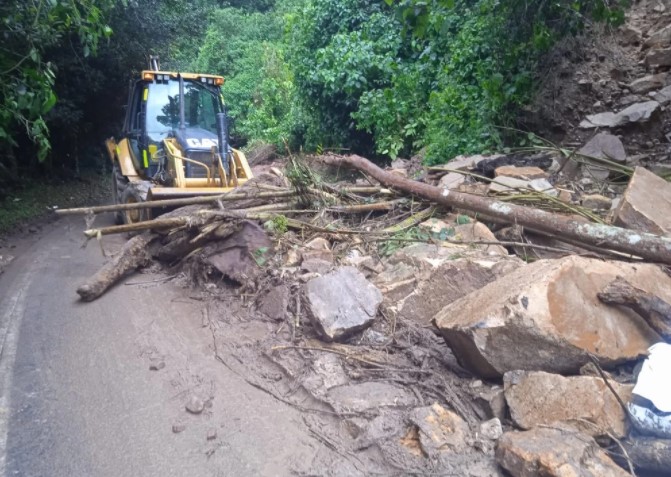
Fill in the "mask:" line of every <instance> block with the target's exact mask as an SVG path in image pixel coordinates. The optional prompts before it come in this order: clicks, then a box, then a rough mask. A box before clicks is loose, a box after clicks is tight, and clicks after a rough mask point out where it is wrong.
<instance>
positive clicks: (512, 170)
mask: <svg viewBox="0 0 671 477" xmlns="http://www.w3.org/2000/svg"><path fill="white" fill-rule="evenodd" d="M494 176H495V177H499V176H506V177H514V178H516V179H522V180H531V179H546V178H547V177H548V174H547V172H545V171H544V170H543V169H541V168H540V167H535V166H527V167H515V166H501V167H497V168H496V170H495V171H494Z"/></svg>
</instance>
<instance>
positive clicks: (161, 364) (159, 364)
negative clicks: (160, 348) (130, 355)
mask: <svg viewBox="0 0 671 477" xmlns="http://www.w3.org/2000/svg"><path fill="white" fill-rule="evenodd" d="M163 368H165V361H163V360H161V361H153V362H152V363H151V364H150V365H149V369H150V370H151V371H160V370H161V369H163Z"/></svg>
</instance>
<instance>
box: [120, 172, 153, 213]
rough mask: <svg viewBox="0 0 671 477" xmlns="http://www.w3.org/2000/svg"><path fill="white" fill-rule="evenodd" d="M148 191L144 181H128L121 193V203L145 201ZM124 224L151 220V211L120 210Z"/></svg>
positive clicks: (147, 184)
mask: <svg viewBox="0 0 671 477" xmlns="http://www.w3.org/2000/svg"><path fill="white" fill-rule="evenodd" d="M148 192H149V183H148V182H145V181H138V182H130V183H128V185H127V186H126V188H125V189H124V191H123V193H122V194H121V203H122V204H131V203H136V202H145V201H146V200H147V193H148ZM121 214H122V216H123V223H124V224H135V223H137V222H144V221H145V220H151V213H150V211H149V210H148V209H135V210H124V211H122V212H121Z"/></svg>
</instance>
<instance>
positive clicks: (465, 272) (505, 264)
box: [374, 224, 523, 325]
mask: <svg viewBox="0 0 671 477" xmlns="http://www.w3.org/2000/svg"><path fill="white" fill-rule="evenodd" d="M467 227H472V226H471V224H466V225H462V226H457V227H455V229H457V230H458V231H457V232H456V235H455V236H459V237H463V235H461V234H462V233H463V234H466V233H470V232H471V231H469V230H468V229H467ZM483 227H484V225H483ZM485 228H486V227H485ZM487 231H488V233H489V234H491V232H489V229H487ZM494 240H496V238H494ZM446 245H447V244H446ZM488 247H489V246H488ZM494 247H498V246H494ZM504 251H505V249H504ZM457 254H459V255H460V258H456V259H455V258H454V255H457ZM462 254H463V256H461V255H462ZM522 264H523V262H522V261H521V260H520V259H518V258H517V257H514V256H508V255H507V254H506V255H501V254H498V253H495V254H491V255H490V254H489V253H487V252H485V251H483V250H477V249H472V248H468V247H464V246H455V247H441V246H438V245H428V244H418V245H413V246H411V247H406V248H404V249H401V250H398V251H397V252H395V253H394V254H393V255H392V256H391V257H390V258H389V259H387V263H386V269H385V271H383V272H382V273H380V274H379V275H378V276H377V277H375V280H374V283H375V284H376V285H377V286H378V287H379V289H380V290H381V291H382V292H383V295H384V305H385V308H386V309H387V310H389V311H390V312H391V313H394V314H396V315H397V316H399V317H402V318H405V319H408V320H412V321H414V322H416V323H420V324H422V325H429V324H430V322H431V318H433V316H434V315H435V314H436V313H437V312H438V311H440V310H441V309H442V308H443V307H444V306H445V305H447V304H449V303H451V302H452V301H454V300H457V299H458V298H461V297H462V296H464V295H466V294H467V293H470V292H471V291H474V290H477V289H479V288H481V287H483V286H484V285H486V284H487V283H490V282H492V281H494V280H496V279H497V278H499V277H501V276H503V275H505V274H507V273H509V272H511V271H512V270H515V269H516V268H517V267H520V266H522Z"/></svg>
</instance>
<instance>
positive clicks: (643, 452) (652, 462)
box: [617, 437, 671, 475]
mask: <svg viewBox="0 0 671 477" xmlns="http://www.w3.org/2000/svg"><path fill="white" fill-rule="evenodd" d="M622 446H623V447H624V449H625V450H626V451H627V455H628V456H629V459H631V462H632V463H633V464H634V466H635V467H636V468H638V469H642V470H647V471H652V472H660V474H659V475H667V474H666V472H668V471H669V469H671V440H669V439H658V438H655V437H636V438H634V439H627V440H625V441H622ZM617 460H619V461H623V460H624V459H622V458H621V457H620V458H618V459H617ZM623 463H624V462H623ZM625 465H626V464H625Z"/></svg>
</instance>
